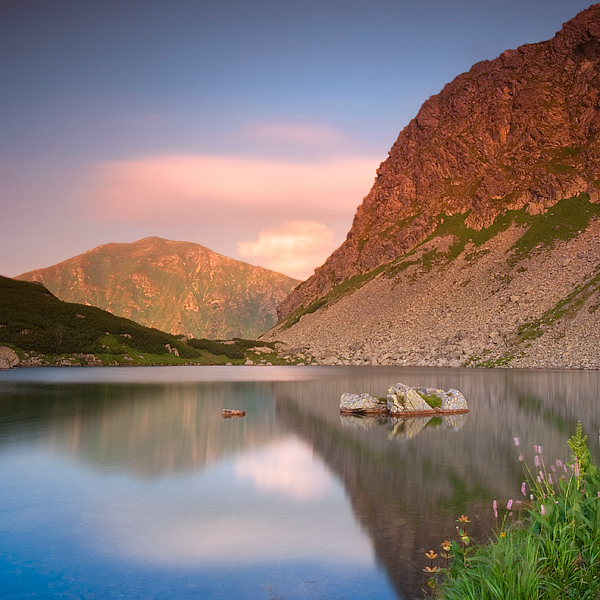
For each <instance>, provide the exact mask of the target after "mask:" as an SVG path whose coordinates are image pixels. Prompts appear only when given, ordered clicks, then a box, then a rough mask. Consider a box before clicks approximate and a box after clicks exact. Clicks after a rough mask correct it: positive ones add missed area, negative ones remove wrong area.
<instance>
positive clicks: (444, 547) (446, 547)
mask: <svg viewBox="0 0 600 600" xmlns="http://www.w3.org/2000/svg"><path fill="white" fill-rule="evenodd" d="M598 496H600V492H598ZM450 548H452V543H451V542H450V540H445V541H444V542H443V543H442V550H445V551H446V552H450Z"/></svg>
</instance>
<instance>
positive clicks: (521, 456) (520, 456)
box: [519, 454, 523, 462]
mask: <svg viewBox="0 0 600 600" xmlns="http://www.w3.org/2000/svg"><path fill="white" fill-rule="evenodd" d="M519 461H520V462H523V455H522V454H519Z"/></svg>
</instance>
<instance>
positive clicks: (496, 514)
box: [492, 500, 498, 519]
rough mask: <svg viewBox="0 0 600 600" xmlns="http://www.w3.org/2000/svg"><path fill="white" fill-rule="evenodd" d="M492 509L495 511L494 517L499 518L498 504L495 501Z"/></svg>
mask: <svg viewBox="0 0 600 600" xmlns="http://www.w3.org/2000/svg"><path fill="white" fill-rule="evenodd" d="M492 508H493V509H494V516H495V517H496V519H497V518H498V503H497V502H496V501H495V500H494V501H493V502H492Z"/></svg>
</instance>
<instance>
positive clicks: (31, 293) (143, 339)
mask: <svg viewBox="0 0 600 600" xmlns="http://www.w3.org/2000/svg"><path fill="white" fill-rule="evenodd" d="M0 345H7V346H10V347H12V348H13V349H15V350H16V351H17V352H18V353H19V354H20V357H21V358H26V359H27V358H29V357H31V356H36V357H38V358H39V357H40V356H43V360H42V364H48V363H49V364H51V363H55V362H61V361H63V362H64V359H65V357H70V360H71V361H75V363H77V362H79V363H81V364H86V363H88V362H90V361H89V357H86V356H84V355H91V354H93V355H95V359H94V363H93V364H189V363H191V364H224V363H226V362H231V363H233V364H240V363H242V362H244V361H245V360H246V359H247V358H256V351H257V348H258V349H259V350H260V348H259V347H263V346H264V347H270V348H272V347H273V344H268V343H267V342H254V341H250V340H236V341H234V342H227V343H224V342H217V341H214V340H196V339H192V340H189V341H182V340H180V339H178V338H177V336H175V335H171V334H169V333H165V332H163V331H159V330H158V329H152V328H149V327H144V326H143V325H139V324H138V323H135V322H134V321H130V320H129V319H125V318H122V317H116V316H115V315H112V314H110V313H108V312H106V311H104V310H101V309H99V308H95V307H93V306H86V305H84V304H74V303H68V302H63V301H62V300H59V299H58V298H56V297H55V296H54V295H53V294H52V293H50V292H49V291H48V290H47V289H46V288H45V287H44V286H42V285H39V284H36V283H30V282H26V281H17V280H14V279H10V278H8V277H2V276H0Z"/></svg>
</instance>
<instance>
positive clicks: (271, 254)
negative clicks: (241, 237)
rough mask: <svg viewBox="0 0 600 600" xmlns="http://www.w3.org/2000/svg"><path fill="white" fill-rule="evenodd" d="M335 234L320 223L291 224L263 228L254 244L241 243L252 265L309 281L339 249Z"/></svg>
mask: <svg viewBox="0 0 600 600" xmlns="http://www.w3.org/2000/svg"><path fill="white" fill-rule="evenodd" d="M333 236H334V232H333V231H332V230H331V229H329V227H327V225H325V224H324V223H318V222H316V221H287V222H286V223H282V224H281V225H280V226H278V227H270V228H267V229H263V230H262V231H261V232H260V234H259V235H258V239H257V240H256V241H254V242H240V243H239V244H238V254H239V255H240V256H241V257H242V258H244V259H247V260H248V262H250V263H253V264H258V265H260V266H262V267H266V268H267V269H272V270H273V271H279V272H280V273H285V274H286V275H289V276H290V277H296V278H297V279H306V278H307V277H309V276H310V275H312V272H313V270H314V268H315V266H316V265H320V264H322V263H323V262H324V261H325V259H326V258H327V257H328V256H329V255H330V254H331V253H332V252H333V250H335V247H336V244H335V242H334V240H333Z"/></svg>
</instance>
